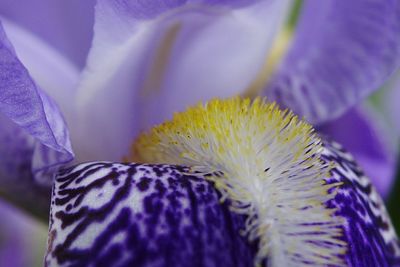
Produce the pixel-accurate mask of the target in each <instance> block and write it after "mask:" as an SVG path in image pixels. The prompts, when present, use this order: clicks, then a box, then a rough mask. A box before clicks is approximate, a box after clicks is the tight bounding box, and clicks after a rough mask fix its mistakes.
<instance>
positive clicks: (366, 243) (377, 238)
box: [322, 141, 400, 267]
mask: <svg viewBox="0 0 400 267" xmlns="http://www.w3.org/2000/svg"><path fill="white" fill-rule="evenodd" d="M324 145H325V149H324V153H323V157H322V158H323V160H325V161H327V162H329V161H334V162H335V164H336V165H335V168H333V169H332V171H331V175H332V177H330V178H328V179H327V182H328V183H335V182H342V183H343V184H342V185H341V186H340V187H339V189H338V193H337V194H336V196H335V198H334V199H333V200H331V201H329V202H328V203H327V205H328V207H330V208H337V209H338V211H337V212H336V214H337V215H339V216H341V217H344V218H345V220H346V223H345V224H344V225H343V230H344V235H343V240H344V241H346V242H347V243H348V244H349V246H348V253H347V254H346V261H347V265H348V266H380V267H384V266H400V247H399V241H398V238H397V236H396V233H395V231H394V228H393V226H392V224H391V221H390V218H389V216H388V214H387V212H386V209H385V205H384V203H383V201H382V199H381V198H380V196H379V195H378V193H377V192H376V190H375V188H374V187H373V185H372V184H371V182H370V181H369V179H368V178H367V177H366V176H365V175H364V173H363V172H362V171H361V169H360V167H359V166H358V165H357V163H356V162H355V161H354V159H353V158H352V156H351V155H350V154H348V153H347V152H346V151H344V150H343V148H342V147H341V146H340V145H339V144H337V143H334V142H328V141H327V142H325V144H324Z"/></svg>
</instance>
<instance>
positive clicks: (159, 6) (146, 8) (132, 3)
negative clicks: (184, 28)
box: [101, 0, 260, 19]
mask: <svg viewBox="0 0 400 267" xmlns="http://www.w3.org/2000/svg"><path fill="white" fill-rule="evenodd" d="M101 1H103V2H104V1H107V2H110V1H109V0H101ZM257 1H260V0H153V1H142V0H117V1H114V3H113V5H114V8H115V9H116V10H119V11H120V12H123V13H125V14H129V16H132V17H133V18H137V19H151V18H154V17H156V16H158V15H160V14H162V13H164V12H167V11H172V10H174V9H177V8H182V7H190V6H200V7H201V6H204V7H207V6H209V7H210V6H221V7H228V8H231V7H243V6H246V5H249V4H252V3H254V2H257Z"/></svg>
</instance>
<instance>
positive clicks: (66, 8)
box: [0, 0, 95, 68]
mask: <svg viewBox="0 0 400 267" xmlns="http://www.w3.org/2000/svg"><path fill="white" fill-rule="evenodd" d="M94 5H95V0H84V1H81V0H68V1H52V0H45V1H43V0H16V1H15V0H3V1H1V3H0V16H1V17H5V18H7V19H9V20H11V21H13V22H14V23H17V24H18V25H21V26H22V27H24V28H26V29H27V30H29V31H31V32H33V33H34V34H35V35H38V36H40V38H42V39H43V40H45V41H46V42H48V43H49V44H50V45H51V46H53V47H55V48H56V49H57V50H58V51H59V52H61V53H62V54H63V55H65V56H66V57H67V58H68V59H69V60H71V61H72V62H73V63H74V64H76V65H77V66H78V67H80V68H83V66H84V64H85V61H86V56H87V53H88V50H89V47H90V44H91V40H92V35H93V20H94V19H93V17H94Z"/></svg>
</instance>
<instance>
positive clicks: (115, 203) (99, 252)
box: [46, 162, 256, 267]
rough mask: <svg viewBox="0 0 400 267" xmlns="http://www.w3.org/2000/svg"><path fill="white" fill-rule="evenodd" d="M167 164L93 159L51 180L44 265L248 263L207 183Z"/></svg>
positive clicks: (242, 242) (231, 216)
mask: <svg viewBox="0 0 400 267" xmlns="http://www.w3.org/2000/svg"><path fill="white" fill-rule="evenodd" d="M185 172H186V173H187V172H188V169H187V168H183V167H176V166H167V165H140V164H118V163H107V162H92V163H88V164H81V165H78V166H76V167H74V168H70V169H68V170H65V171H63V172H62V173H61V174H60V175H58V176H57V178H56V181H55V186H54V191H53V196H52V208H51V216H50V218H51V219H50V222H51V223H50V229H49V239H48V251H47V255H46V264H47V265H46V266H89V265H90V266H100V265H102V266H121V267H122V266H135V267H141V266H147V267H150V266H154V267H155V266H175V267H184V266H185V267H189V266H199V267H200V266H204V267H206V266H207V267H213V266H214V267H217V266H221V264H222V265H223V266H237V267H245V266H253V258H254V254H255V252H256V250H255V246H253V247H252V246H250V245H248V244H247V240H246V237H244V236H242V235H240V234H239V230H240V229H242V228H243V227H244V220H243V217H242V216H240V215H237V214H235V213H232V212H231V211H230V210H229V205H228V203H227V202H224V203H221V202H220V197H221V195H220V194H219V193H218V192H217V191H216V190H215V188H214V186H213V184H212V183H210V182H208V181H206V180H205V179H204V178H203V177H197V176H192V175H185V174H184V173H185Z"/></svg>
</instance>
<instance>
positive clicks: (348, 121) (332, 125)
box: [319, 108, 396, 197]
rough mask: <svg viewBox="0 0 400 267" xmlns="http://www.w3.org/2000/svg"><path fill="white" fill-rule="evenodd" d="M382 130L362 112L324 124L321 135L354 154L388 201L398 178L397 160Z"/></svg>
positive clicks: (374, 120) (354, 110)
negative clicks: (387, 197) (388, 196)
mask: <svg viewBox="0 0 400 267" xmlns="http://www.w3.org/2000/svg"><path fill="white" fill-rule="evenodd" d="M380 126H381V125H379V124H378V123H377V118H376V116H375V117H374V116H372V114H370V113H368V112H367V111H366V110H362V109H361V108H358V109H351V110H350V111H348V112H347V113H345V114H344V115H343V116H341V117H340V118H338V119H336V120H334V121H331V122H328V123H325V124H322V125H321V126H320V127H319V131H320V132H321V133H323V134H325V135H327V136H328V137H329V138H332V139H333V140H335V141H337V142H339V143H340V144H342V145H343V146H344V147H345V148H346V149H347V150H348V151H349V152H350V153H351V154H353V155H354V158H355V159H356V161H357V162H358V163H359V164H360V166H361V167H362V169H363V170H364V171H365V173H366V174H367V176H368V177H370V178H371V181H372V183H373V184H374V185H375V187H376V188H377V189H378V192H379V193H380V194H381V195H382V196H384V197H386V196H387V195H388V194H389V193H390V189H391V186H392V183H393V179H394V176H395V170H396V160H395V155H394V151H391V150H390V149H389V144H388V143H387V139H386V138H385V137H386V136H387V135H386V134H385V131H384V130H383V129H382V128H381V127H380Z"/></svg>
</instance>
